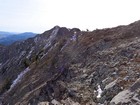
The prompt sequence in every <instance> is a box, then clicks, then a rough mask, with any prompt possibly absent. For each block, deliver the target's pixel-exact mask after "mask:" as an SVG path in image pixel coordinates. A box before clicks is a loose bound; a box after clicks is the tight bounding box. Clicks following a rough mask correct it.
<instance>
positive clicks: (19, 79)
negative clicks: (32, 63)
mask: <svg viewBox="0 0 140 105" xmlns="http://www.w3.org/2000/svg"><path fill="white" fill-rule="evenodd" d="M29 70H30V69H29V67H28V68H26V69H25V70H24V71H22V72H21V73H20V74H19V75H18V77H17V78H16V79H15V80H14V81H13V84H12V85H11V86H10V89H9V90H11V89H12V88H13V87H14V86H15V85H16V84H17V83H19V82H20V81H21V79H22V78H23V77H24V75H25V74H26V73H27V72H28V71H29Z"/></svg>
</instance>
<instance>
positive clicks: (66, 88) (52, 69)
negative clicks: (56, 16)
mask: <svg viewBox="0 0 140 105" xmlns="http://www.w3.org/2000/svg"><path fill="white" fill-rule="evenodd" d="M0 49H1V50H0V101H1V104H2V105H62V104H65V105H97V104H98V105H100V104H104V105H122V104H127V105H139V104H140V21H137V22H135V23H132V24H130V25H128V26H119V27H115V28H110V29H102V30H95V31H92V32H83V31H80V30H79V29H77V28H74V29H67V28H65V27H59V26H56V27H54V28H52V29H51V30H48V31H46V32H44V33H43V34H40V35H37V36H36V37H34V38H30V39H28V40H25V41H22V42H17V43H14V44H12V45H10V46H8V47H2V46H0Z"/></svg>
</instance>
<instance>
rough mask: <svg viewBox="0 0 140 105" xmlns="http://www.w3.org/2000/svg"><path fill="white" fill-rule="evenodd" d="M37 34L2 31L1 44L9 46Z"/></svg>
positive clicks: (0, 34)
mask: <svg viewBox="0 0 140 105" xmlns="http://www.w3.org/2000/svg"><path fill="white" fill-rule="evenodd" d="M35 35H36V33H32V32H25V33H14V32H4V31H0V44H2V45H6V46H7V45H10V44H12V43H14V42H16V41H22V40H26V39H28V38H31V37H34V36H35Z"/></svg>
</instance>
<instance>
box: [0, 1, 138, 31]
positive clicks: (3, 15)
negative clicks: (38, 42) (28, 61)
mask: <svg viewBox="0 0 140 105" xmlns="http://www.w3.org/2000/svg"><path fill="white" fill-rule="evenodd" d="M139 4H140V0H0V31H10V32H25V31H32V32H44V31H46V30H48V29H50V28H52V27H54V26H55V25H59V26H66V27H69V28H72V27H79V28H80V29H82V30H86V29H89V30H94V29H96V28H107V27H114V26H117V25H125V24H129V23H131V22H134V21H137V20H140V13H139V11H140V6H139Z"/></svg>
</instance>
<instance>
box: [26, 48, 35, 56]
mask: <svg viewBox="0 0 140 105" xmlns="http://www.w3.org/2000/svg"><path fill="white" fill-rule="evenodd" d="M33 50H34V47H32V48H31V50H30V52H29V54H28V55H27V56H26V58H29V57H30V56H31V54H32V52H33Z"/></svg>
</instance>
